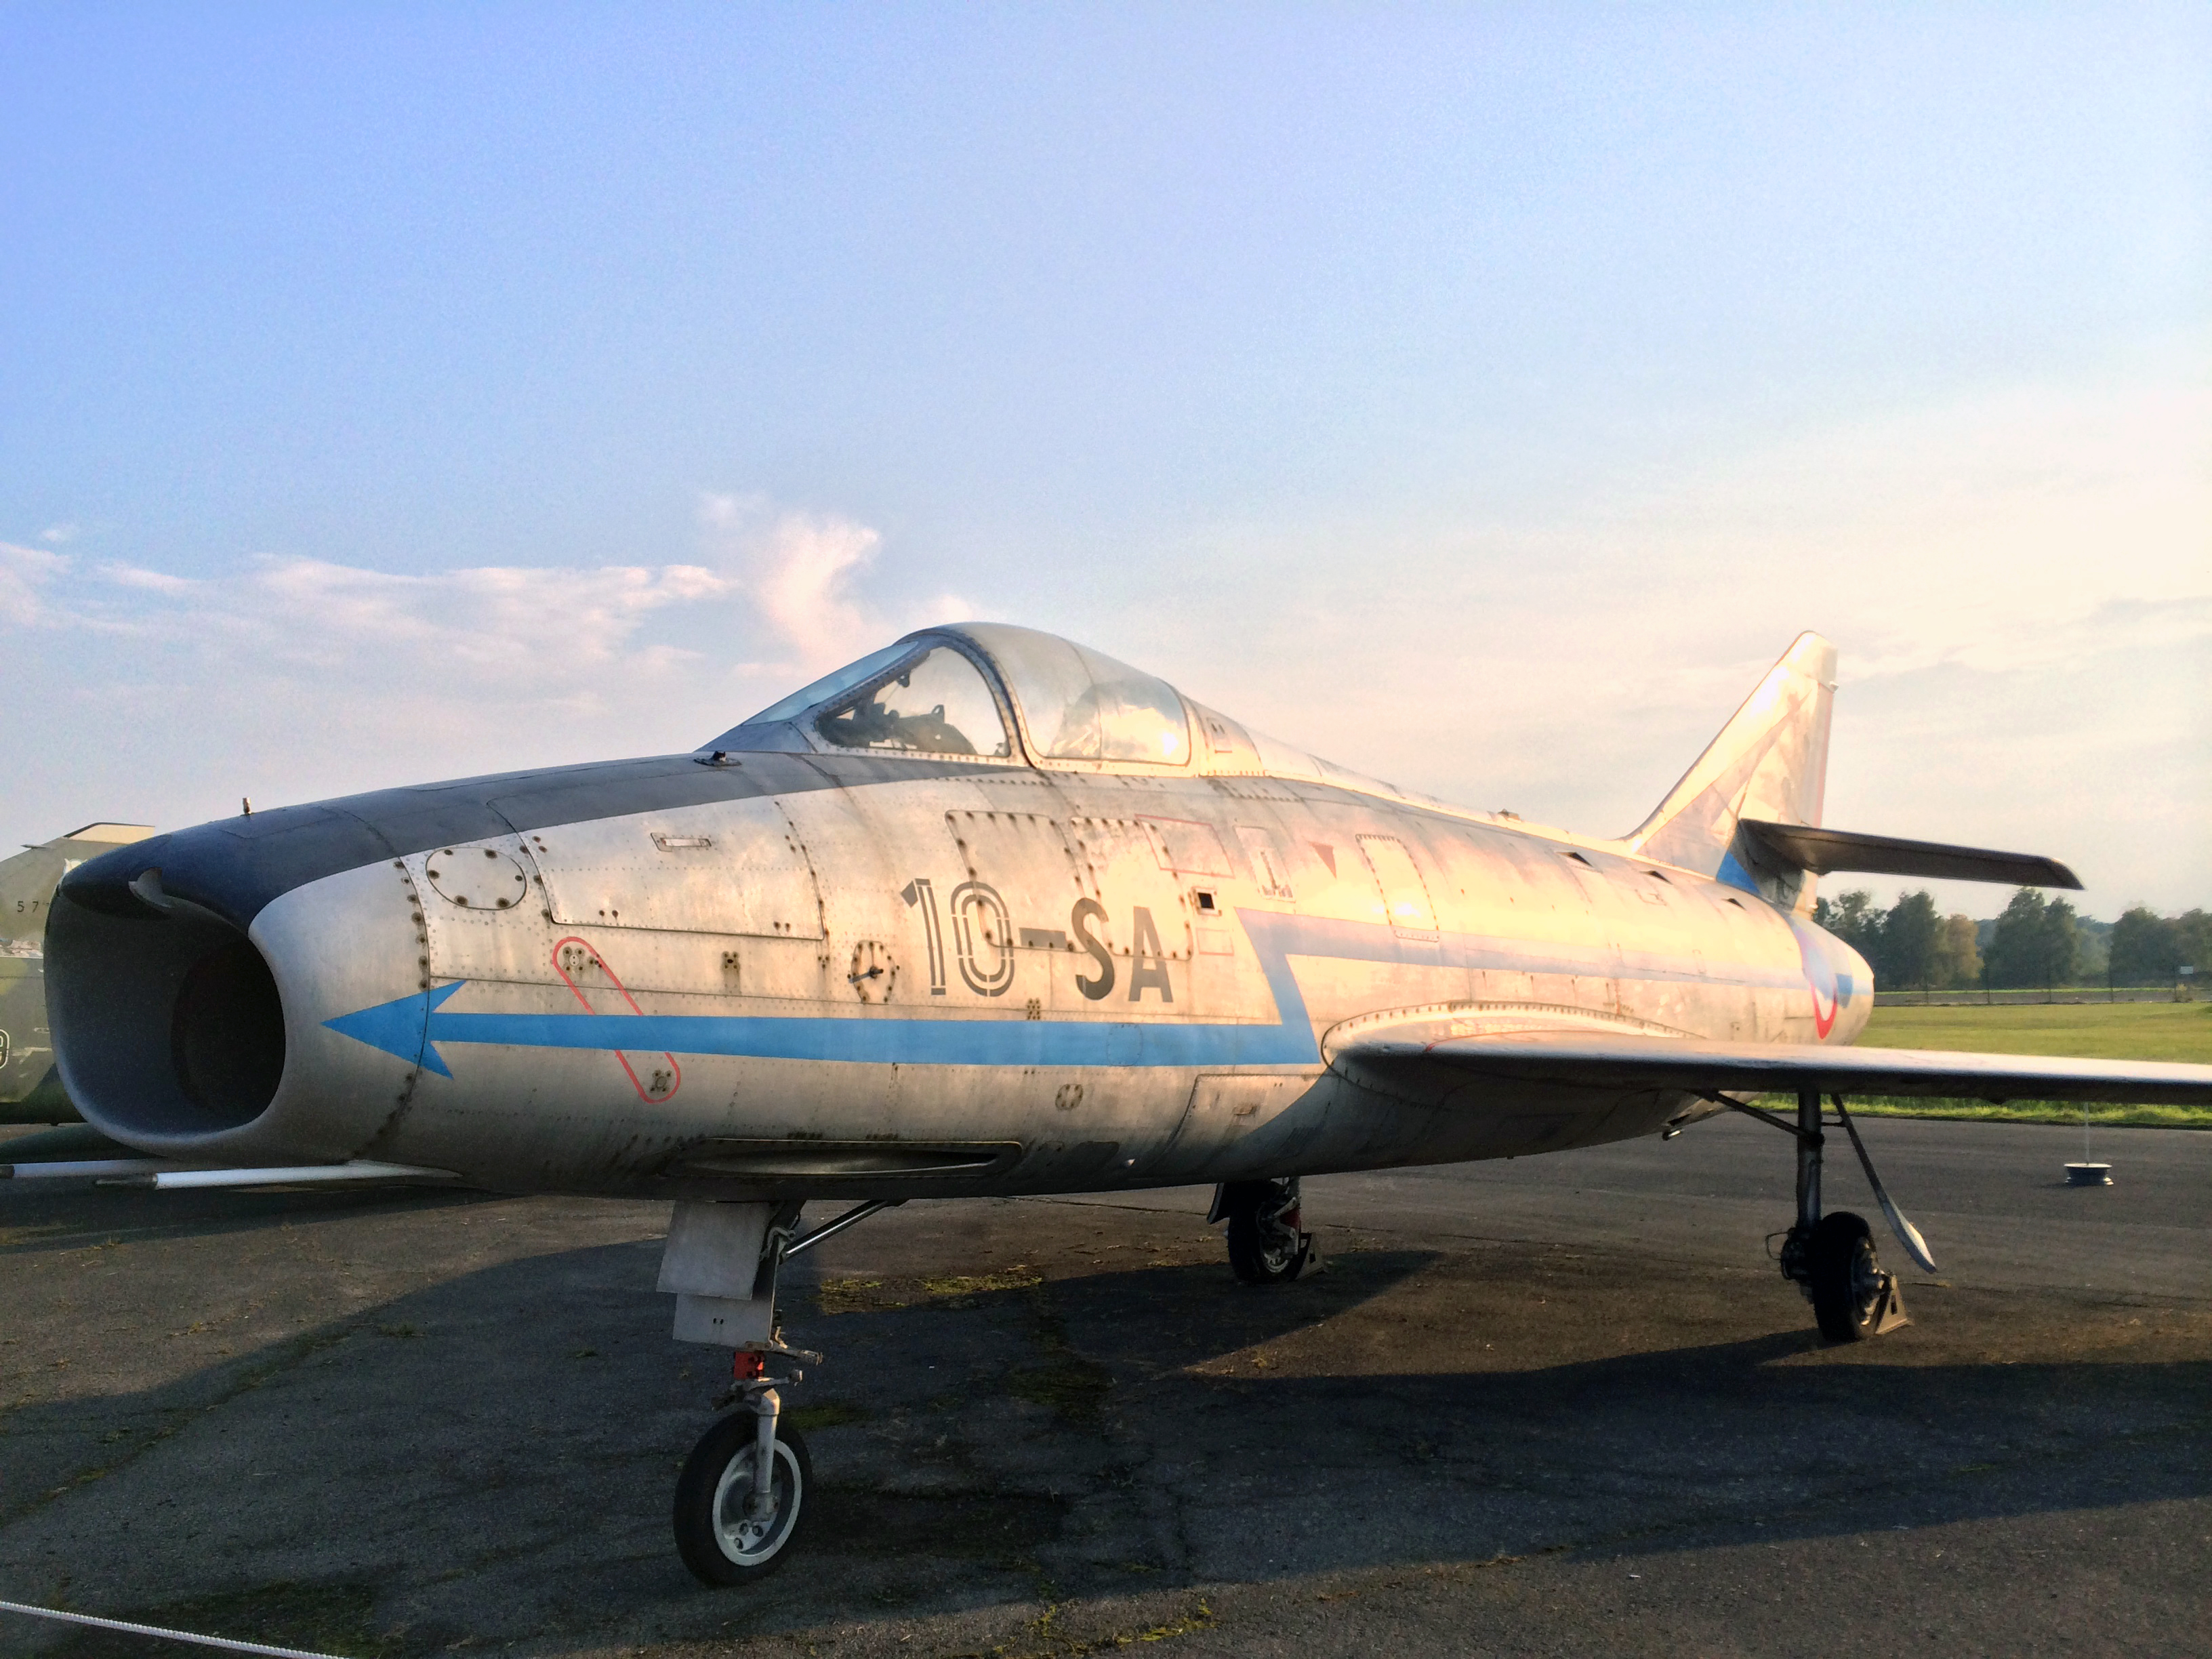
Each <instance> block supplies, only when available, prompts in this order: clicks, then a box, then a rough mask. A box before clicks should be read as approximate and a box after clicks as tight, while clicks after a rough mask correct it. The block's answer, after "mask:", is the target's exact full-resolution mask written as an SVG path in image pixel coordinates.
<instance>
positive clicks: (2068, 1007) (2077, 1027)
mask: <svg viewBox="0 0 2212 1659" xmlns="http://www.w3.org/2000/svg"><path fill="white" fill-rule="evenodd" d="M1859 1041H1860V1042H1863V1043H1864V1044H1866V1045H1867V1046H1868V1047H1869V1048H1960V1049H1967V1050H1972V1051H1976V1052H1979V1053H1984V1054H2075V1055H2079V1056H2080V1057H2081V1058H2082V1059H2084V1060H2190V1061H2193V1062H2195V1063H2196V1064H2197V1065H2200V1066H2203V1065H2212V1002H2054V1003H2015V1004H2014V1005H2013V1006H2010V1007H2006V1006H2002V1005H1999V1006H1996V1007H1993V1008H1977V1007H1975V1006H1972V1004H1954V1005H1951V1006H1946V1007H1934V1008H1877V1009H1875V1011H1874V1018H1872V1019H1870V1020H1869V1021H1868V1022H1867V1028H1866V1034H1865V1035H1864V1036H1862V1037H1860V1038H1859Z"/></svg>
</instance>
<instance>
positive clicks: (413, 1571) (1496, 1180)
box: [0, 1119, 2212, 1659]
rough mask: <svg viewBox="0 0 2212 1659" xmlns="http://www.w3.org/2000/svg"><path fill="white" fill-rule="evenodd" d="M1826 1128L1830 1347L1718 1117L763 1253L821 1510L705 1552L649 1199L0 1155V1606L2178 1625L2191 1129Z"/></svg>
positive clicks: (449, 1630)
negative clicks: (1584, 1146) (210, 1175)
mask: <svg viewBox="0 0 2212 1659" xmlns="http://www.w3.org/2000/svg"><path fill="white" fill-rule="evenodd" d="M1864 1127H1865V1130H1866V1133H1867V1136H1868V1139H1869V1144H1870V1146H1871V1147H1872V1149H1873V1151H1874V1152H1875V1157H1876V1158H1877V1159H1878V1161H1879V1162H1880V1164H1881V1167H1882V1172H1883V1175H1884V1176H1885V1178H1886V1179H1887V1181H1888V1182H1889V1184H1890V1187H1891V1189H1892V1192H1893V1194H1894V1196H1896V1197H1897V1199H1898V1200H1899V1201H1900V1202H1901V1203H1902V1204H1903V1205H1904V1206H1905V1208H1906V1209H1907V1210H1908V1211H1909V1212H1911V1215H1912V1217H1913V1218H1914V1219H1915V1220H1916V1221H1917V1223H1918V1224H1919V1225H1920V1226H1921V1228H1922V1230H1923V1231H1924V1232H1925V1233H1926V1234H1927V1236H1928V1237H1929V1242H1930V1243H1931V1245H1932V1246H1933V1248H1934V1250H1935V1253H1936V1259H1937V1261H1938V1262H1939V1264H1940V1266H1941V1268H1942V1272H1941V1273H1940V1274H1938V1275H1929V1274H1923V1273H1919V1272H1918V1271H1917V1269H1908V1271H1907V1272H1906V1273H1905V1283H1906V1286H1907V1294H1908V1297H1909V1301H1910V1305H1911V1312H1912V1314H1913V1316H1914V1321H1915V1322H1914V1323H1913V1324H1912V1325H1911V1327H1909V1328H1906V1329H1905V1330H1902V1331H1899V1332H1896V1333H1893V1334H1891V1335H1889V1336H1887V1337H1884V1338H1881V1339H1880V1340H1876V1341H1873V1342H1869V1343H1863V1344H1857V1345H1853V1346H1845V1347H1838V1348H1824V1347H1822V1346H1820V1344H1819V1342H1818V1341H1817V1340H1816V1339H1815V1338H1814V1334H1813V1332H1812V1328H1811V1324H1812V1322H1811V1317H1810V1310H1809V1309H1808V1308H1807V1306H1806V1305H1805V1304H1804V1303H1803V1302H1802V1299H1801V1298H1800V1297H1799V1296H1798V1294H1797V1292H1796V1290H1795V1288H1794V1287H1792V1286H1791V1285H1788V1284H1787V1283H1785V1282H1784V1280H1783V1279H1780V1277H1779V1276H1778V1274H1777V1273H1775V1271H1774V1269H1773V1267H1772V1266H1771V1263H1770V1262H1769V1261H1767V1260H1766V1257H1765V1248H1764V1244H1763V1239H1764V1236H1765V1235H1766V1234H1768V1233H1770V1232H1772V1231H1775V1230H1776V1229H1778V1228H1779V1227H1781V1226H1783V1225H1786V1224H1787V1222H1788V1219H1789V1213H1790V1198H1789V1192H1790V1148H1789V1144H1788V1142H1787V1141H1786V1140H1785V1139H1784V1137H1783V1136H1781V1135H1780V1134H1778V1133H1775V1132H1774V1131H1772V1130H1771V1129H1768V1128H1766V1127H1763V1126H1760V1125H1758V1124H1754V1123H1751V1122H1748V1121H1741V1120H1735V1119H1731V1120H1727V1121H1716V1122H1711V1123H1706V1124H1701V1125H1699V1126H1696V1127H1692V1129H1691V1130H1690V1131H1689V1132H1688V1133H1686V1134H1685V1135H1683V1136H1682V1137H1680V1139H1676V1140H1674V1141H1673V1142H1670V1143H1661V1142H1659V1141H1656V1140H1647V1141H1642V1142H1638V1143H1634V1144H1632V1145H1630V1146H1620V1147H1610V1148H1599V1149H1595V1150H1593V1151H1589V1152H1575V1153H1568V1154H1563V1155H1559V1156H1557V1157H1553V1158H1534V1159H1524V1160H1520V1161H1517V1162H1514V1163H1510V1164H1487V1165H1474V1166H1461V1167H1455V1168H1449V1169H1443V1170H1418V1171H1407V1172H1401V1173H1396V1174H1392V1175H1388V1176H1333V1177H1328V1178H1326V1179H1321V1180H1315V1181H1311V1182H1308V1183H1307V1204H1306V1208H1307V1218H1308V1222H1309V1225H1318V1226H1319V1227H1320V1229H1321V1231H1322V1241H1323V1245H1324V1248H1325V1249H1326V1250H1327V1251H1328V1271H1327V1272H1326V1273H1324V1274H1322V1276H1321V1277H1320V1278H1318V1279H1310V1280H1306V1281H1302V1282H1300V1283H1299V1284H1297V1285H1291V1286H1286V1287H1281V1288H1278V1289H1273V1290H1267V1291H1258V1290H1253V1289H1249V1288H1248V1287H1245V1286H1243V1285H1238V1284H1237V1283H1236V1282H1235V1281H1234V1280H1233V1279H1231V1277H1230V1275H1229V1273H1228V1270H1227V1267H1226V1266H1225V1262H1224V1260H1223V1255H1222V1250H1221V1245H1220V1241H1219V1237H1218V1233H1216V1232H1215V1231H1212V1230H1209V1229H1207V1228H1206V1227H1205V1226H1204V1225H1203V1224H1202V1214H1203V1210H1204V1206H1205V1201H1206V1194H1205V1193H1204V1192H1203V1191H1200V1190H1197V1189H1179V1190H1176V1191H1171V1192H1164V1193H1156V1194H1127V1195H1121V1196H1115V1197H1109V1198H1094V1199H1082V1200H1027V1201H1013V1202H1005V1201H997V1202H994V1201H966V1202H959V1203H937V1204H917V1205H914V1206H908V1207H907V1208H905V1209H902V1210H899V1211H896V1212H890V1213H888V1214H886V1215H883V1216H879V1217H878V1218H874V1219H872V1220H870V1221H868V1222H866V1223H865V1224H864V1225H861V1226H860V1227H858V1228H855V1229H854V1230H853V1231H851V1232H849V1233H847V1234H845V1235H843V1236H842V1237H839V1238H837V1239H836V1240H833V1241H832V1242H830V1243H829V1244H826V1245H824V1246H823V1247H822V1248H821V1249H819V1250H817V1251H816V1252H814V1253H812V1254H811V1255H809V1256H807V1257H805V1258H802V1259H801V1261H799V1262H797V1263H794V1264H793V1267H792V1269H791V1270H790V1273H789V1275H788V1277H787V1284H786V1305H787V1322H788V1330H787V1334H788V1336H789V1337H790V1339H791V1340H793V1342H794V1343H796V1344H798V1345H799V1346H808V1347H814V1348H819V1349H822V1350H823V1351H825V1352H826V1353H827V1354H828V1356H829V1359H828V1363H827V1364H824V1365H823V1366H821V1367H820V1368H818V1370H816V1371H815V1372H814V1374H813V1375H811V1376H810V1377H809V1378H808V1380H807V1382H806V1383H805V1385H804V1386H803V1387H802V1388H800V1389H796V1390H794V1391H793V1393H792V1394H791V1395H789V1396H788V1400H789V1402H790V1405H791V1407H793V1409H794V1410H795V1412H796V1413H798V1420H799V1424H800V1425H801V1426H802V1428H803V1429H804V1431H805V1434H806V1437H807V1439H808V1442H809V1443H810V1446H811V1449H812V1453H813V1458H814V1465H815V1473H816V1477H817V1492H816V1498H815V1506H814V1509H813V1510H812V1512H811V1517H810V1521H809V1528H810V1531H811V1536H810V1537H808V1538H806V1539H805V1540H804V1541H802V1542H801V1544H800V1545H799V1547H798V1553H797V1554H796V1555H795V1557H794V1559H793V1560H792V1561H791V1563H790V1565H789V1566H788V1567H787V1569H786V1570H785V1571H782V1572H781V1573H780V1574H778V1575H777V1576H776V1577H774V1578H772V1579H770V1580H769V1581H767V1582H766V1583H763V1585H760V1586H758V1587H756V1588H753V1589H746V1590H738V1591H719V1592H710V1591H708V1590H705V1589H700V1588H699V1587H697V1586H696V1584H695V1583H693V1582H692V1580H691V1579H690V1577H688V1576H687V1575H686V1574H685V1573H684V1570H683V1568H682V1567H681V1565H679V1564H678V1561H677V1559H676V1558H675V1555H674V1552H673V1550H672V1548H671V1544H670V1541H669V1537H668V1520H667V1509H668V1502H669V1496H670V1492H671V1486H672V1482H673V1480H674V1477H675V1472H676V1468H677V1465H678V1463H679V1462H681V1460H682V1458H683V1456H684V1453H685V1452H686V1451H687V1450H688V1449H689V1448H690V1443H691V1442H692V1440H693V1439H694V1438H696V1436H697V1435H698V1434H699V1432H700V1431H702V1429H703V1427H704V1426H705V1424H706V1422H707V1420H708V1418H707V1413H706V1411H705V1406H706V1402H707V1401H708V1398H709V1397H710V1396H711V1395H712V1393H713V1391H714V1386H715V1384H716V1383H717V1382H718V1381H719V1378H718V1376H716V1374H715V1373H716V1371H717V1370H718V1364H717V1360H716V1358H715V1355H714V1352H713V1351H711V1350H707V1349H700V1348H692V1347H687V1346H680V1345H678V1344H675V1343H673V1342H671V1341H670V1340H668V1334H667V1333H668V1319H669V1304H668V1303H667V1301H666V1300H665V1298H663V1297H658V1296H656V1295H654V1294H653V1276H654V1269H655V1266H656V1262H657V1258H658V1248H659V1247H658V1237H659V1234H660V1233H661V1232H662V1231H664V1230H665V1225H666V1211H665V1207H664V1206H656V1205H650V1204H624V1203H614V1202H604V1201H596V1200H501V1199H490V1198H484V1197H480V1196H472V1195H466V1194H443V1193H420V1192H416V1193H393V1192H386V1193H365V1192H356V1193H350V1194H348V1193H333V1192H295V1193H283V1194H241V1193H230V1194H222V1193H215V1194H194V1193H183V1194H152V1193H144V1192H134V1191H123V1190H116V1189H106V1188H88V1187H74V1188H68V1189H59V1188H44V1189H40V1188H33V1187H30V1186H28V1185H22V1186H13V1187H11V1186H9V1185H0V1599H7V1600H14V1601H30V1602H36V1603H43V1604H46V1605H49V1606H52V1605H67V1606H70V1607H76V1608H78V1609H81V1610H83V1611H87V1612H93V1613H103V1614H107V1615H111V1616H119V1617H125V1618H133V1619H137V1620H143V1621H146V1622H151V1623H158V1624H169V1625H176V1626H183V1627H185V1628H191V1629H196V1630H200V1631H208V1632H217V1633H220V1634H223V1635H228V1636H233V1637H242V1638H249V1639H256V1640H261V1641H266V1642H274V1643H277V1644H284V1645H293V1646H300V1647H305V1648H308V1649H312V1650H318V1651H323V1652H332V1653H347V1654H354V1655H360V1656H363V1659H417V1656H428V1655H431V1654H437V1653H443V1652H449V1651H453V1650H463V1651H466V1650H471V1649H500V1650H512V1651H513V1652H516V1653H519V1654H525V1655H541V1654H542V1655H571V1654H574V1655H592V1656H599V1655H605V1656H614V1655H617V1654H619V1655H623V1656H633V1655H640V1654H647V1653H650V1654H653V1655H655V1656H659V1655H661V1654H666V1655H670V1656H688V1655H690V1654H693V1653H699V1654H705V1653H708V1652H715V1653H722V1652H745V1653H752V1652H762V1653H774V1654H784V1653H790V1654H794V1655H795V1654H801V1653H819V1654H824V1655H829V1654H856V1655H858V1654H891V1653H896V1654H917V1653H924V1654H962V1653H974V1654H986V1653H1003V1654H1006V1655H1022V1654H1037V1655H1048V1654H1049V1655H1066V1656H1074V1655H1079V1654H1088V1653H1098V1652H1104V1651H1109V1650H1114V1649H1115V1648H1118V1647H1121V1646H1125V1645H1131V1644H1137V1643H1139V1642H1142V1643H1145V1644H1146V1650H1147V1651H1152V1650H1157V1651H1158V1652H1160V1653H1162V1654H1163V1655H1176V1654H1188V1655H1198V1654H1206V1655H1212V1654H1239V1655H1243V1654H1275V1653H1282V1654H1291V1653H1297V1654H1299V1655H1302V1656H1303V1655H1315V1654H1337V1653H1352V1652H1361V1653H1365V1652H1370V1651H1374V1650H1385V1649H1387V1650H1394V1651H1405V1652H1409V1653H1415V1654H1431V1653H1433V1654H1454V1655H1456V1654H1467V1653H1547V1654H1548V1653H1560V1654H1584V1653H1587V1654H1600V1653H1602V1654H1638V1653H1645V1652H1650V1653H1658V1652H1667V1653H1679V1652H1683V1651H1690V1652H1698V1653H1713V1654H1731V1653H1760V1654H1767V1653H1778V1654H1779V1653H1807V1654H1813V1653H1819V1654H1838V1653H1860V1652H1865V1653H1874V1652H1881V1653H1891V1652H1896V1651H1899V1650H1904V1649H1906V1648H1908V1647H1910V1648H1911V1649H1913V1650H1942V1651H1943V1652H1946V1653H1953V1652H1965V1653H1997V1652H2002V1653H2023V1654H2024V1653H2069V1654H2071V1653H2095V1652H2121V1651H2125V1652H2130V1653H2160V1652H2169V1653H2202V1652H2203V1651H2205V1650H2207V1648H2208V1646H2212V1638H2208V1636H2207V1632H2208V1631H2212V1134H2205V1133H2189V1132H2183V1131H2161V1130H2148V1129H2137V1130H2116V1131H2105V1132H2101V1133H2100V1135H2099V1137H2098V1139H2097V1141H2096V1142H2095V1146H2094V1150H2095V1152H2096V1153H2097V1156H2099V1157H2100V1158H2106V1159H2109V1160H2110V1161H2111V1162H2112V1164H2114V1166H2115V1176H2116V1184H2115V1185H2114V1186H2113V1187H2112V1188H2102V1189H2075V1188H2066V1187H2065V1186H2064V1185H2063V1181H2062V1177H2061V1173H2060V1166H2061V1165H2062V1164H2063V1163H2064V1162H2065V1161H2066V1160H2067V1159H2069V1158H2078V1157H2080V1155H2081V1138H2080V1133H2079V1132H2078V1131H2069V1130H2063V1129H2052V1128H2045V1127H2024V1126H2021V1127H2015V1126H2001V1125H1991V1124H1967V1123H1938V1122H1918V1121H1897V1120H1877V1121H1869V1122H1867V1123H1866V1124H1865V1125H1864ZM1838 1151H1839V1152H1843V1151H1844V1149H1842V1148H1840V1147H1838ZM1829 1202H1830V1206H1831V1207H1844V1206H1850V1207H1856V1208H1862V1209H1863V1210H1865V1211H1866V1212H1867V1213H1869V1215H1871V1214H1872V1213H1873V1210H1872V1207H1871V1205H1870V1204H1869V1201H1868V1199H1867V1196H1866V1194H1865V1188H1864V1183H1863V1180H1862V1179H1861V1177H1860V1176H1859V1175H1858V1172H1857V1169H1856V1167H1855V1166H1853V1165H1852V1164H1850V1162H1849V1160H1848V1153H1847V1152H1844V1157H1842V1158H1835V1159H1832V1161H1831V1164H1830V1179H1829ZM828 1212H829V1210H828V1207H827V1206H825V1207H824V1209H823V1214H825V1215H826V1214H827V1213H828ZM1884 1261H1886V1262H1887V1263H1888V1264H1889V1265H1891V1266H1893V1267H1895V1266H1899V1265H1901V1264H1902V1262H1903V1256H1902V1253H1901V1251H1899V1250H1898V1249H1895V1248H1894V1247H1891V1248H1889V1249H1887V1250H1885V1252H1884ZM180 1651H182V1650H179V1649H176V1648H174V1647H171V1646H168V1645H167V1644H149V1643H145V1642H143V1641H139V1640H137V1638H120V1637H106V1636H86V1635H82V1634H76V1633H71V1632H66V1631H63V1630H59V1629H58V1628H56V1627H52V1626H46V1625H43V1624H38V1623H33V1622H32V1621H28V1620H22V1619H20V1618H16V1617H14V1616H12V1615H0V1654H5V1655H7V1656H11V1659H12V1656H18V1655H23V1656H27V1655H30V1654H33V1653H39V1654H42V1655H52V1656H57V1659H106V1656H107V1655H110V1654H116V1655H120V1654H125V1653H129V1654H132V1655H141V1656H143V1655H146V1654H149V1652H156V1653H165V1654H174V1653H178V1652H180Z"/></svg>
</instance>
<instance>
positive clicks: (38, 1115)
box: [0, 823, 154, 1156]
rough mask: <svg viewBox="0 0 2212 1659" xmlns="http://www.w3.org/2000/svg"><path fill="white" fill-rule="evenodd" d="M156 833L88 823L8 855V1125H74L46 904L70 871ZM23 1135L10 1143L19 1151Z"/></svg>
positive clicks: (4, 895)
mask: <svg viewBox="0 0 2212 1659" xmlns="http://www.w3.org/2000/svg"><path fill="white" fill-rule="evenodd" d="M153 833H154V830H153V827H152V826H151V825H149V824H143V823H88V824H86V825H85V826H84V828H82V829H72V830H70V832H69V834H67V835H65V836H56V837H55V838H54V839H53V840H52V841H50V842H43V843H42V844H40V845H39V846H37V847H32V848H26V849H25V850H24V851H22V852H21V853H18V854H15V857H13V858H11V859H7V860H0V1123H74V1122H76V1121H77V1109H76V1105H75V1103H73V1102H71V1101H70V1097H69V1091H67V1090H66V1089H64V1087H63V1086H62V1079H61V1073H59V1071H58V1070H57V1069H56V1068H55V1066H54V1049H53V1043H52V1041H51V1040H50V1038H49V1037H48V1036H47V1032H46V952H45V943H46V907H47V904H48V902H49V901H50V900H52V897H53V893H54V888H55V887H56V886H57V885H58V884H59V883H60V881H61V878H63V876H64V875H66V874H67V873H68V872H70V871H71V870H74V869H75V868H76V866H78V865H80V864H82V863H83V862H84V861H85V860H87V859H93V858H98V857H99V856H100V854H102V853H110V852H112V851H114V850H115V848H118V847H119V846H123V845H126V844H128V843H129V842H136V841H143V840H144V839H145V838H146V837H147V836H150V835H152V834H153ZM24 1145H25V1141H24V1139H23V1138H22V1137H20V1136H19V1137H17V1138H16V1139H15V1140H14V1141H13V1142H12V1143H10V1146H9V1150H10V1152H13V1153H15V1154H16V1155H19V1156H20V1155H21V1149H22V1148H23V1146H24Z"/></svg>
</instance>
